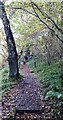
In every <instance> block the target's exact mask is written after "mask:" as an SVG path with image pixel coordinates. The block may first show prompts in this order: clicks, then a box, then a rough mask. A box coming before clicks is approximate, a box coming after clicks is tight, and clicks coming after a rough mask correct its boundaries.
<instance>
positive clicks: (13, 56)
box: [0, 1, 19, 77]
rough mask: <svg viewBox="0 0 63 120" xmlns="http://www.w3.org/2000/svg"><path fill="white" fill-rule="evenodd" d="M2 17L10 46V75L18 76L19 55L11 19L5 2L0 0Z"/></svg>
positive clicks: (0, 16) (0, 15) (0, 14)
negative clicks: (6, 10)
mask: <svg viewBox="0 0 63 120" xmlns="http://www.w3.org/2000/svg"><path fill="white" fill-rule="evenodd" d="M0 18H1V19H2V22H3V25H4V31H5V34H6V41H7V47H8V63H9V76H10V77H18V75H19V69H18V56H17V51H16V46H15V41H14V38H13V34H12V31H11V28H10V23H9V20H8V18H7V15H6V12H5V8H4V4H3V3H2V2H1V1H0Z"/></svg>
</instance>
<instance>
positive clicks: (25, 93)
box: [2, 65, 44, 120]
mask: <svg viewBox="0 0 63 120" xmlns="http://www.w3.org/2000/svg"><path fill="white" fill-rule="evenodd" d="M22 74H23V75H24V78H23V80H22V81H20V82H19V84H15V85H13V86H12V87H11V89H10V90H9V91H8V92H6V93H5V94H4V95H3V97H2V106H3V109H2V117H3V120H7V118H8V117H9V116H10V115H12V114H13V115H14V110H16V111H17V112H16V114H15V115H14V117H15V120H17V119H18V120H44V110H43V109H44V103H43V96H42V93H41V90H42V89H41V85H40V82H39V81H38V80H37V76H36V75H35V74H34V73H32V72H31V70H30V68H29V67H28V66H27V65H24V66H23V69H22ZM18 111H25V112H24V113H23V115H20V113H19V112H18ZM26 111H39V112H40V111H42V112H41V115H40V114H36V113H35V112H34V113H29V112H28V113H27V112H26Z"/></svg>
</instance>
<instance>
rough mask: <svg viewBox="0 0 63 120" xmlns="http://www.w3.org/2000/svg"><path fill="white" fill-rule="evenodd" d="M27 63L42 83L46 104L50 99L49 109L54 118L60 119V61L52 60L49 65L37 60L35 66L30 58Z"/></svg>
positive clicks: (61, 103)
mask: <svg viewBox="0 0 63 120" xmlns="http://www.w3.org/2000/svg"><path fill="white" fill-rule="evenodd" d="M28 64H29V66H30V67H31V69H32V70H33V71H34V72H35V73H37V76H38V79H39V80H40V82H41V83H42V85H43V88H44V101H45V102H46V103H47V104H49V101H52V104H53V109H51V111H52V113H53V115H54V116H55V117H56V119H58V118H59V119H61V117H62V115H61V114H63V113H62V106H63V91H62V87H61V77H60V76H61V66H60V62H59V61H53V62H52V63H51V65H48V64H46V63H44V62H37V63H36V66H34V60H31V61H29V63H28ZM58 116H59V117H58ZM57 117H58V118H57ZM62 118H63V117H62Z"/></svg>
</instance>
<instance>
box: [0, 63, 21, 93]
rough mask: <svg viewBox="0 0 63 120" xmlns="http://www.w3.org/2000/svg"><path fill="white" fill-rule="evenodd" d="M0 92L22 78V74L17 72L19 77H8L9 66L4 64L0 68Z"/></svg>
mask: <svg viewBox="0 0 63 120" xmlns="http://www.w3.org/2000/svg"><path fill="white" fill-rule="evenodd" d="M0 76H1V80H0V90H1V91H0V93H2V92H6V91H7V90H8V89H10V87H11V86H12V85H13V84H15V83H17V82H19V81H20V80H22V79H23V76H22V75H20V74H19V78H9V67H8V65H5V66H4V67H3V68H1V69H0Z"/></svg>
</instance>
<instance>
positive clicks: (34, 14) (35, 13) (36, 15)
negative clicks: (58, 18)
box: [12, 2, 63, 43]
mask: <svg viewBox="0 0 63 120" xmlns="http://www.w3.org/2000/svg"><path fill="white" fill-rule="evenodd" d="M31 3H33V2H31ZM34 4H35V3H34ZM31 5H32V7H33V10H34V13H32V12H30V11H28V10H26V9H25V8H22V7H17V8H15V7H12V9H22V10H23V11H25V12H27V13H29V14H31V15H33V16H35V17H36V18H38V19H39V20H40V22H41V23H43V24H44V25H45V26H46V27H47V28H48V29H49V30H51V31H53V33H54V34H55V35H56V37H57V38H58V39H59V40H60V41H61V42H62V43H63V40H62V39H61V38H60V37H59V36H58V34H57V33H56V31H55V30H54V29H53V28H51V27H49V25H48V24H47V23H46V22H45V21H43V20H42V19H41V18H40V17H39V15H38V14H37V12H36V10H35V8H34V6H33V4H31ZM38 9H39V7H38ZM40 11H41V9H40ZM42 15H43V13H42ZM51 19H52V18H51ZM61 31H62V29H61ZM62 32H63V31H62Z"/></svg>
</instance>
